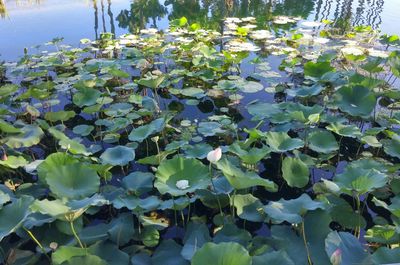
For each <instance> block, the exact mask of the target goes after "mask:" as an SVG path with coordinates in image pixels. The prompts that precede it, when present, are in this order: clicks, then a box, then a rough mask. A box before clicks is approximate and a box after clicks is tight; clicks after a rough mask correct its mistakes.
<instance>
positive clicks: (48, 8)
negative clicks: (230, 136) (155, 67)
mask: <svg viewBox="0 0 400 265" xmlns="http://www.w3.org/2000/svg"><path fill="white" fill-rule="evenodd" d="M228 2H232V3H231V4H230V6H232V8H229V7H226V5H225V4H224V3H225V0H223V1H221V0H219V1H210V0H208V1H199V0H197V1H195V0H176V1H174V0H172V1H171V0H167V1H162V0H161V1H158V0H157V1H155V0H150V1H148V0H137V1H133V3H131V2H130V1H128V0H90V1H83V0H72V1H71V0H44V1H43V0H39V1H30V0H22V1H21V0H19V1H16V0H2V1H0V5H1V3H3V5H2V6H1V7H0V36H1V38H0V58H3V59H6V60H12V59H15V58H17V57H18V56H21V54H22V53H23V49H24V48H28V49H31V47H33V46H36V45H41V44H43V43H45V42H48V41H50V40H51V39H53V38H56V37H63V38H64V39H65V43H67V44H70V45H77V43H78V42H79V40H80V39H82V38H90V39H96V38H98V37H99V34H100V33H101V32H112V33H114V34H115V35H116V36H119V35H121V34H124V33H127V32H136V31H137V30H138V29H141V28H144V27H157V28H160V29H166V28H167V27H168V21H169V20H170V19H176V18H179V17H181V16H183V15H185V16H186V17H188V18H189V19H190V20H192V21H198V22H199V23H201V24H203V25H210V26H212V27H214V28H217V27H219V25H220V20H221V19H222V18H223V17H224V16H232V17H234V16H236V17H245V16H256V17H257V18H259V19H260V20H268V19H270V18H271V16H272V15H289V16H299V17H302V18H304V19H307V20H310V21H315V20H319V21H320V20H322V19H331V20H334V21H337V22H338V23H341V24H342V25H343V26H345V25H348V24H350V25H359V24H364V25H371V26H373V27H374V28H379V29H381V30H382V32H384V33H387V34H399V32H400V30H399V28H398V26H397V25H399V23H400V17H399V16H398V14H399V12H400V4H399V2H398V0H374V1H365V0H278V1H276V0H258V1H237V0H235V1H234V0H232V1H228Z"/></svg>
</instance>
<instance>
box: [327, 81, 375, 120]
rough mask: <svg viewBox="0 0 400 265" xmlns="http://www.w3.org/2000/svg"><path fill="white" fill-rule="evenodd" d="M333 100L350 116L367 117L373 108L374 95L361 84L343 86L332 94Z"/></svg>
mask: <svg viewBox="0 0 400 265" xmlns="http://www.w3.org/2000/svg"><path fill="white" fill-rule="evenodd" d="M334 102H335V104H336V105H337V106H338V107H339V109H340V110H341V111H344V112H346V113H348V114H350V115H352V116H361V117H367V116H369V115H370V114H371V112H372V111H373V110H374V108H375V104H376V97H375V95H374V93H372V92H371V91H370V90H369V89H368V88H366V87H363V86H358V85H357V86H343V87H341V88H340V89H339V90H338V91H336V93H335V94H334Z"/></svg>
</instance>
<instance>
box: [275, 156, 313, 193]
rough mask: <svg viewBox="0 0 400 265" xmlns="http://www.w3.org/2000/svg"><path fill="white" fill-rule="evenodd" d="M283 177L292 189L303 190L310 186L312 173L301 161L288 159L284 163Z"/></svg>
mask: <svg viewBox="0 0 400 265" xmlns="http://www.w3.org/2000/svg"><path fill="white" fill-rule="evenodd" d="M282 176H283V178H284V179H285V180H286V182H287V184H288V185H289V186H290V187H297V188H303V187H304V186H306V185H307V184H308V181H309V176H310V171H309V169H308V166H307V165H306V164H305V163H304V162H303V161H302V160H301V159H299V158H293V157H286V158H285V159H284V160H283V162H282Z"/></svg>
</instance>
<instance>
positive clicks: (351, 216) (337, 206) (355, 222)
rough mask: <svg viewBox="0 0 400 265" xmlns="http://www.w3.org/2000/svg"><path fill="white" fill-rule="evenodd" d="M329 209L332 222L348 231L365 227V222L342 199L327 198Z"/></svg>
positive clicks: (335, 197)
mask: <svg viewBox="0 0 400 265" xmlns="http://www.w3.org/2000/svg"><path fill="white" fill-rule="evenodd" d="M327 199H328V201H329V204H330V205H331V208H330V209H329V212H330V215H331V217H332V220H333V221H335V222H337V223H338V224H340V225H341V226H343V227H345V228H348V229H356V228H358V227H365V226H366V225H367V222H366V221H365V219H364V217H361V216H360V215H359V214H358V213H357V212H355V211H354V209H353V208H352V206H351V205H350V204H349V203H348V202H346V201H345V200H344V199H342V198H340V197H338V196H328V197H327Z"/></svg>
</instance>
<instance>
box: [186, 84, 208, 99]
mask: <svg viewBox="0 0 400 265" xmlns="http://www.w3.org/2000/svg"><path fill="white" fill-rule="evenodd" d="M180 93H181V94H182V95H184V96H186V97H193V98H197V99H201V98H203V97H205V96H206V95H205V94H204V91H203V89H201V88H198V87H189V88H184V89H182V90H180Z"/></svg>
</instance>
